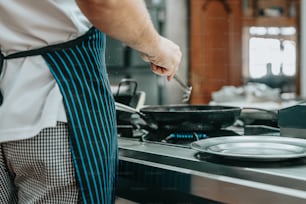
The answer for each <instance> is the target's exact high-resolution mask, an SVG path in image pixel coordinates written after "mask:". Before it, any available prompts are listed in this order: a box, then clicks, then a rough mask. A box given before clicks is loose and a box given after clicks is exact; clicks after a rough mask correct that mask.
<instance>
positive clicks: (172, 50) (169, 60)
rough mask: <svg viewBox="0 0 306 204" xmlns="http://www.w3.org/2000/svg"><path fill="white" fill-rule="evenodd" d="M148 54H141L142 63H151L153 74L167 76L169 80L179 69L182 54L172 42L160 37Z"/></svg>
mask: <svg viewBox="0 0 306 204" xmlns="http://www.w3.org/2000/svg"><path fill="white" fill-rule="evenodd" d="M154 48H155V49H152V52H151V53H149V54H142V58H143V60H144V61H147V62H150V63H151V69H152V71H153V72H154V73H156V74H158V75H161V76H167V79H168V80H171V79H172V78H173V76H174V75H175V73H176V72H177V70H178V68H179V64H180V62H181V57H182V53H181V50H180V48H179V46H178V45H176V44H175V43H173V42H172V41H170V40H168V39H166V38H164V37H160V40H159V41H158V44H157V45H156V46H155V47H154Z"/></svg>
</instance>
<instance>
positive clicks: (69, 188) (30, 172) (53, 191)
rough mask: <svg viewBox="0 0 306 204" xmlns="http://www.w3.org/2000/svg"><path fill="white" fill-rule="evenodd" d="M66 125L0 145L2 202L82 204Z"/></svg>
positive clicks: (0, 190) (0, 197) (2, 203)
mask: <svg viewBox="0 0 306 204" xmlns="http://www.w3.org/2000/svg"><path fill="white" fill-rule="evenodd" d="M69 145H70V143H69V138H68V126H67V124H66V123H58V124H57V127H53V128H46V129H43V130H42V131H41V132H40V133H39V134H38V135H36V136H35V137H33V138H30V139H26V140H20V141H14V142H7V143H2V144H1V146H0V203H1V204H6V203H7V204H14V203H22V204H23V203H26V204H30V203H31V204H32V203H50V204H57V203H58V204H65V203H67V204H73V203H80V202H79V200H80V196H79V189H78V186H77V182H76V177H75V169H74V166H73V164H72V158H71V153H70V146H69Z"/></svg>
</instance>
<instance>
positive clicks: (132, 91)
mask: <svg viewBox="0 0 306 204" xmlns="http://www.w3.org/2000/svg"><path fill="white" fill-rule="evenodd" d="M137 86H138V84H137V82H136V81H135V80H134V79H122V80H121V81H120V82H119V84H118V86H117V87H116V90H115V91H114V92H115V93H114V98H115V101H117V102H119V103H122V104H125V105H127V106H131V107H133V108H136V109H139V108H140V107H142V106H143V105H144V103H145V92H143V91H137Z"/></svg>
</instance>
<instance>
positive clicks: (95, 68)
mask: <svg viewBox="0 0 306 204" xmlns="http://www.w3.org/2000/svg"><path fill="white" fill-rule="evenodd" d="M104 52H105V35H104V34H103V33H102V32H100V31H99V30H97V29H96V28H91V29H90V30H89V31H88V32H87V33H86V34H85V35H84V36H81V37H79V38H77V39H75V40H72V41H69V42H67V43H63V44H58V45H52V46H48V47H44V48H40V49H37V50H30V51H25V52H19V53H15V54H12V55H9V56H6V57H4V59H10V58H17V57H25V56H33V55H41V56H42V57H43V58H44V60H45V61H46V63H47V65H48V67H49V69H50V71H51V73H52V75H53V77H54V78H55V80H56V82H57V84H58V86H59V88H60V90H61V93H62V95H63V99H64V105H65V110H66V114H67V118H68V124H69V131H70V135H71V137H70V138H71V153H72V158H73V161H74V165H75V169H76V175H77V181H78V184H79V187H80V191H81V192H80V193H81V197H82V201H83V203H92V204H99V203H101V204H110V203H114V197H115V185H116V174H117V165H118V152H117V151H118V148H117V128H116V114H115V105H114V99H113V95H112V92H111V90H110V85H109V80H108V76H107V73H106V66H105V59H104V54H105V53H104ZM4 100H5V99H4Z"/></svg>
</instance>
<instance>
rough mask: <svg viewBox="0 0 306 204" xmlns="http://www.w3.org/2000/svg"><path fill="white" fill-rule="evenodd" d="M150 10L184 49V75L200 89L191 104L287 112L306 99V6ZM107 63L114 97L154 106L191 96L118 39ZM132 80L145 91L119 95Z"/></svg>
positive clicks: (276, 3)
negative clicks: (268, 105)
mask: <svg viewBox="0 0 306 204" xmlns="http://www.w3.org/2000/svg"><path fill="white" fill-rule="evenodd" d="M146 3H147V7H148V9H149V11H150V15H151V17H152V20H153V22H154V25H155V27H156V29H157V30H158V31H159V32H160V33H161V34H162V35H163V36H166V37H168V38H169V39H171V40H173V41H174V42H176V43H178V44H179V45H180V46H181V49H182V52H183V61H182V64H181V66H180V70H179V72H178V75H179V77H180V78H182V80H183V81H184V82H185V83H186V84H189V85H190V86H192V87H193V89H192V94H191V98H190V101H188V102H187V103H190V104H208V103H227V102H229V103H230V102H237V101H238V103H242V102H243V103H253V102H256V103H257V102H258V101H261V102H263V101H265V102H271V101H272V102H277V103H278V104H280V103H281V102H284V101H286V102H288V101H291V100H293V101H295V100H300V99H303V98H304V97H305V96H306V84H305V83H306V73H305V72H306V67H305V66H306V64H305V59H303V57H302V56H304V55H305V49H306V42H305V39H304V38H305V37H304V36H305V32H306V30H305V21H306V2H305V1H302V0H230V1H229V0H146ZM106 63H107V66H108V71H109V75H110V81H111V84H112V87H113V90H114V94H118V95H119V94H120V93H121V92H129V93H131V94H134V93H135V92H138V91H140V92H143V93H144V95H145V100H144V102H143V103H144V104H148V105H160V104H178V103H182V94H183V90H182V89H181V87H180V86H179V85H178V83H177V82H176V81H175V80H172V81H171V82H168V81H167V80H166V79H165V77H159V76H156V75H154V74H152V72H151V70H150V67H149V65H148V63H146V62H144V61H142V59H141V58H140V54H139V53H137V52H136V51H134V50H132V49H130V48H129V47H127V46H125V45H124V44H122V43H120V42H118V41H116V40H113V39H111V38H107V52H106ZM124 79H129V80H131V81H136V83H137V87H136V88H135V87H134V84H132V85H129V84H128V83H125V84H124V85H122V86H121V90H120V91H118V85H119V84H120V81H122V80H124ZM127 84H128V85H127ZM129 89H133V90H132V91H131V90H129ZM135 89H137V90H136V91H135ZM119 92H120V93H119ZM263 96H269V97H263Z"/></svg>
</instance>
